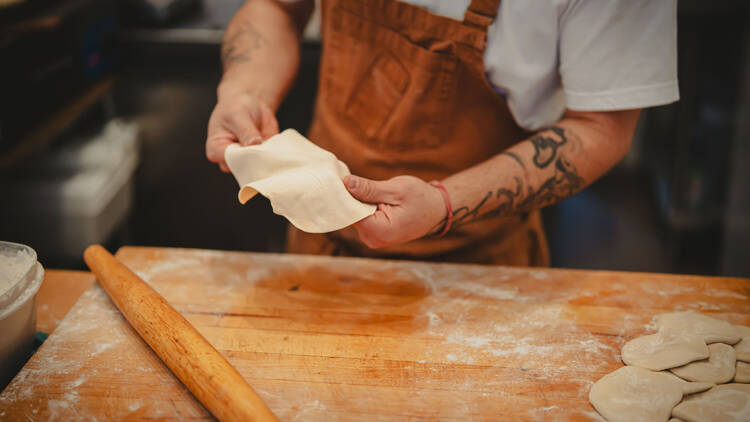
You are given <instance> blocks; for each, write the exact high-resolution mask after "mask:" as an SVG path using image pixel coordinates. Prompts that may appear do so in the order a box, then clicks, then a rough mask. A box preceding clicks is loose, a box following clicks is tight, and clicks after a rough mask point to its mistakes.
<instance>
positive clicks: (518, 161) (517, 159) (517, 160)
mask: <svg viewBox="0 0 750 422" xmlns="http://www.w3.org/2000/svg"><path fill="white" fill-rule="evenodd" d="M501 154H502V155H507V156H508V157H510V158H512V159H514V160H516V162H517V163H518V165H519V166H521V168H522V169H524V170H526V166H525V165H523V161H521V157H519V156H518V154H516V153H515V152H511V151H505V152H502V153H501Z"/></svg>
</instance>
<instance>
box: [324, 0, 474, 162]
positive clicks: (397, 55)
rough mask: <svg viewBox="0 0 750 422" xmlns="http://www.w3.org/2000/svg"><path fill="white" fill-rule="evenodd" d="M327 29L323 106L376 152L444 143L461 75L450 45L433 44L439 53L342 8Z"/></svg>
mask: <svg viewBox="0 0 750 422" xmlns="http://www.w3.org/2000/svg"><path fill="white" fill-rule="evenodd" d="M330 29H331V32H330V33H328V34H326V37H327V40H324V42H326V45H325V48H328V49H329V51H328V54H327V55H328V57H329V59H328V60H327V62H326V63H325V65H324V66H323V71H324V77H323V82H324V84H325V90H324V92H325V97H324V98H323V100H324V101H326V102H327V103H328V104H330V105H331V106H332V107H333V109H335V110H337V111H339V112H341V113H342V114H343V116H342V117H343V118H344V119H346V121H348V122H349V123H350V124H351V125H353V126H354V127H356V128H357V129H358V131H359V132H361V134H362V136H364V137H366V138H367V141H368V142H369V143H371V144H374V145H377V146H378V147H379V148H382V149H386V150H397V151H407V150H414V149H424V148H433V147H437V146H439V145H441V144H443V143H444V140H445V139H446V136H448V134H449V133H450V124H451V122H450V119H449V117H450V115H451V113H452V111H453V108H452V107H453V103H454V101H455V95H456V91H457V84H458V77H459V76H458V75H457V74H458V73H460V72H461V67H460V66H459V60H458V58H457V57H456V56H455V54H453V53H452V52H451V50H452V43H451V42H449V41H446V42H433V43H432V44H431V45H435V46H442V47H441V51H432V50H427V49H425V48H424V47H422V46H420V45H419V44H417V43H414V42H412V41H411V40H409V39H408V38H406V37H405V36H404V35H402V34H400V33H398V32H395V31H393V30H392V29H390V28H388V27H386V26H384V25H381V24H378V23H376V22H372V21H369V20H366V19H363V18H362V17H360V16H358V15H355V14H353V13H351V12H349V11H347V10H344V9H340V8H334V9H333V10H332V11H331V26H330Z"/></svg>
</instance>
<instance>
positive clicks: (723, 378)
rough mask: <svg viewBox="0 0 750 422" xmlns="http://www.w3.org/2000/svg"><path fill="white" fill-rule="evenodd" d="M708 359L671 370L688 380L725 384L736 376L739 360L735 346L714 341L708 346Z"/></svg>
mask: <svg viewBox="0 0 750 422" xmlns="http://www.w3.org/2000/svg"><path fill="white" fill-rule="evenodd" d="M708 353H709V356H708V360H701V361H697V362H692V363H688V364H687V365H685V366H680V367H679V368H672V369H670V371H671V372H672V373H673V374H675V375H677V376H678V377H680V378H683V379H686V380H688V381H698V382H711V383H714V384H723V383H725V382H729V381H731V380H732V378H734V371H735V364H736V362H737V360H736V358H735V353H734V347H732V346H730V345H728V344H724V343H714V344H711V345H709V346H708Z"/></svg>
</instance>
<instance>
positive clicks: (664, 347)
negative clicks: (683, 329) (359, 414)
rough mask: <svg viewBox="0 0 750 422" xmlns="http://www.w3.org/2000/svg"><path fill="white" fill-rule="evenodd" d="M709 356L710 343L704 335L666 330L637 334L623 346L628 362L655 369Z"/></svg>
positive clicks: (623, 359) (623, 354) (666, 367)
mask: <svg viewBox="0 0 750 422" xmlns="http://www.w3.org/2000/svg"><path fill="white" fill-rule="evenodd" d="M707 357H708V346H706V343H705V342H704V341H703V338H701V337H699V336H685V335H682V334H681V333H670V332H663V331H660V332H658V333H656V334H650V335H647V336H643V337H638V338H634V339H633V340H630V341H629V342H627V343H625V346H623V348H622V361H623V362H624V363H625V364H626V365H634V366H640V367H642V368H646V369H650V370H652V371H661V370H663V369H669V368H675V367H677V366H682V365H685V364H688V363H690V362H693V361H696V360H700V359H705V358H707Z"/></svg>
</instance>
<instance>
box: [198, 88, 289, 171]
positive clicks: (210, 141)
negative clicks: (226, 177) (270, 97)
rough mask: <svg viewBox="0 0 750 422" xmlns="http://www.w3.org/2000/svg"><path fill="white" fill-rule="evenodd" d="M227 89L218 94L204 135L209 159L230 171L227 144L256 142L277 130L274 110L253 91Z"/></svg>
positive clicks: (277, 131)
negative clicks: (225, 155) (227, 161)
mask: <svg viewBox="0 0 750 422" xmlns="http://www.w3.org/2000/svg"><path fill="white" fill-rule="evenodd" d="M226 92H227V94H226V95H221V94H219V101H218V102H217V104H216V107H215V108H214V111H213V113H211V119H210V120H209V121H208V137H207V139H206V157H207V158H208V161H211V162H212V163H217V164H218V165H219V168H221V171H223V172H229V167H227V164H226V162H225V161H224V151H225V150H226V149H227V147H228V146H229V145H230V144H232V143H234V142H238V143H239V144H240V145H242V146H247V145H254V144H259V143H261V142H263V141H264V140H266V139H268V138H269V137H271V136H273V135H276V134H277V133H279V124H278V123H277V122H276V117H275V116H274V113H273V111H271V108H270V107H268V106H267V105H266V104H265V103H264V102H262V101H261V100H260V99H259V98H258V97H257V96H256V95H253V94H248V93H245V92H242V91H235V92H232V91H231V90H227V91H226Z"/></svg>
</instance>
